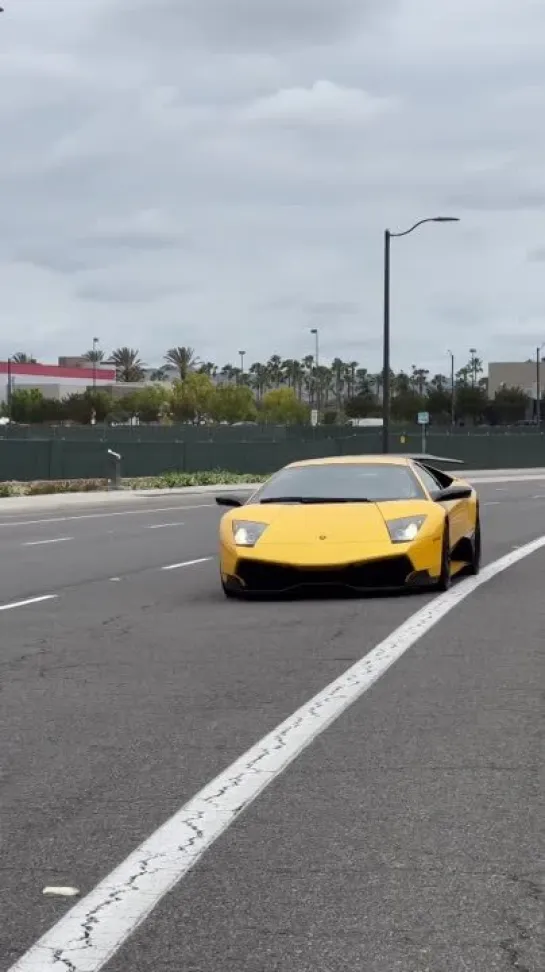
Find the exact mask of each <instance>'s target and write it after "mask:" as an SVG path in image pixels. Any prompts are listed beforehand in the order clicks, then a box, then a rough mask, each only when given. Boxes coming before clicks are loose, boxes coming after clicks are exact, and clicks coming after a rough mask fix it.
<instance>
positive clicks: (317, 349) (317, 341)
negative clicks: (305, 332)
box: [310, 327, 320, 418]
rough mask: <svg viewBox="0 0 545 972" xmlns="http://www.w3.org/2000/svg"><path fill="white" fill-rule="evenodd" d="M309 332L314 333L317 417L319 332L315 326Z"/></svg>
mask: <svg viewBox="0 0 545 972" xmlns="http://www.w3.org/2000/svg"><path fill="white" fill-rule="evenodd" d="M310 333H311V334H314V338H315V352H314V365H315V368H316V410H317V412H318V418H319V416H320V378H319V375H318V369H319V367H320V332H319V330H318V328H317V327H311V329H310Z"/></svg>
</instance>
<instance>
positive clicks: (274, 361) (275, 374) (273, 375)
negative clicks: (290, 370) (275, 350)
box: [267, 354, 284, 388]
mask: <svg viewBox="0 0 545 972" xmlns="http://www.w3.org/2000/svg"><path fill="white" fill-rule="evenodd" d="M267 370H268V372H269V378H270V381H271V384H273V385H274V386H275V387H276V388H279V387H280V385H281V383H282V380H283V377H284V375H283V373H282V358H281V357H280V355H279V354H273V356H272V357H271V358H269V360H268V361H267Z"/></svg>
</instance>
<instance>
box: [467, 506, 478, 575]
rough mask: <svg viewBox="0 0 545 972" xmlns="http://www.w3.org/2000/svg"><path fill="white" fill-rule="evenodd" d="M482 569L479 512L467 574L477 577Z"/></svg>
mask: <svg viewBox="0 0 545 972" xmlns="http://www.w3.org/2000/svg"><path fill="white" fill-rule="evenodd" d="M480 569H481V517H480V514H479V510H477V516H476V519H475V535H474V537H473V545H472V551H471V560H470V562H469V564H468V565H467V573H468V574H471V575H472V576H475V574H478V573H479V571H480Z"/></svg>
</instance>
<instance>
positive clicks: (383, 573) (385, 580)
mask: <svg viewBox="0 0 545 972" xmlns="http://www.w3.org/2000/svg"><path fill="white" fill-rule="evenodd" d="M436 579H437V578H435V577H432V576H431V575H430V573H429V571H427V570H416V569H415V566H414V564H413V562H412V560H411V559H410V557H409V556H408V555H407V554H400V555H398V556H393V557H392V556H390V557H381V558H377V559H374V560H367V561H363V562H358V563H352V564H345V565H342V566H339V567H323V566H322V567H309V566H304V567H294V566H291V565H287V564H280V563H272V562H268V561H259V560H256V559H253V558H252V559H244V558H242V559H239V560H238V561H237V563H236V566H235V573H234V574H232V575H225V576H224V579H223V580H224V584H225V586H226V587H227V588H228V589H229V590H232V591H233V592H236V593H238V594H247V595H252V594H254V595H257V594H282V593H289V592H291V591H297V590H301V589H305V588H309V589H310V588H320V587H327V588H332V589H335V588H336V589H339V590H341V589H345V590H350V591H355V592H361V593H364V592H376V591H397V590H403V589H406V588H420V587H429V586H430V585H431V584H433V583H434V581H436Z"/></svg>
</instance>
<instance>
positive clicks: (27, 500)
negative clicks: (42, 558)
mask: <svg viewBox="0 0 545 972" xmlns="http://www.w3.org/2000/svg"><path fill="white" fill-rule="evenodd" d="M456 472H458V473H459V475H460V476H462V478H464V479H469V480H471V481H472V482H475V484H476V485H477V484H479V483H482V484H486V483H517V482H531V481H533V480H536V481H538V480H545V468H543V467H539V468H535V469H457V470H456ZM259 485H260V483H251V482H248V483H237V484H236V485H235V486H183V487H174V488H173V489H121V490H111V491H104V492H96V493H95V492H93V493H53V494H51V495H46V496H11V497H8V498H4V499H0V515H2V514H6V513H24V512H25V511H26V512H29V513H33V512H39V511H41V512H46V511H48V510H51V511H54V510H65V509H78V508H85V507H93V506H115V505H121V504H123V503H124V504H125V505H127V504H128V505H130V504H132V503H137V502H138V501H139V500H145V499H166V498H168V497H169V496H188V497H190V496H203V497H206V496H215V495H216V494H217V493H236V492H238V491H239V490H243V491H244V490H248V489H257V487H258V486H259Z"/></svg>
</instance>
